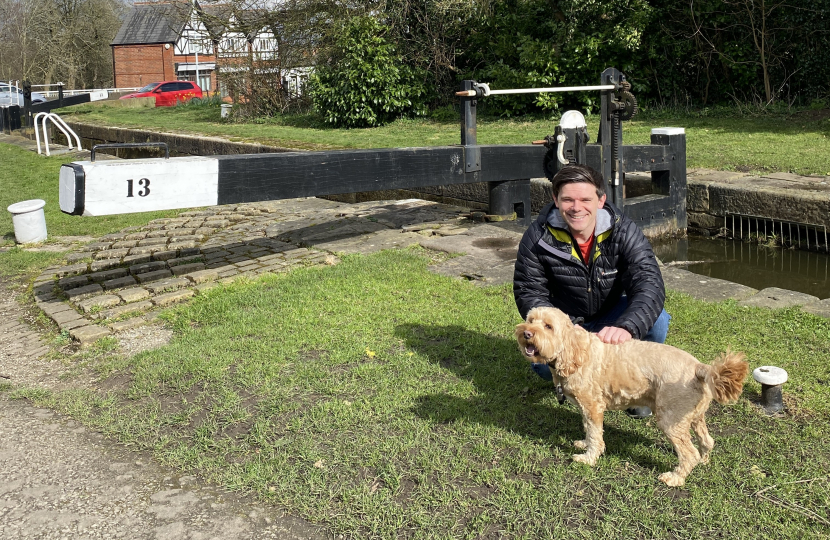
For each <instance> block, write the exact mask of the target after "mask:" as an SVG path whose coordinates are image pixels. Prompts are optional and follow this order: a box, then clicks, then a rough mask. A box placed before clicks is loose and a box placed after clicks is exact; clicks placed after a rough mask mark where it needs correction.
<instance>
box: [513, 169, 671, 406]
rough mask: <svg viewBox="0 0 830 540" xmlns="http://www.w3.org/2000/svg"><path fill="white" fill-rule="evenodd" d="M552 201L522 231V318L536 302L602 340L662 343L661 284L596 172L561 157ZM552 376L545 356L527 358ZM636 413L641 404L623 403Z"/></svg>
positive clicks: (665, 317)
mask: <svg viewBox="0 0 830 540" xmlns="http://www.w3.org/2000/svg"><path fill="white" fill-rule="evenodd" d="M552 183H553V203H552V204H550V205H548V206H546V207H545V208H543V209H542V211H541V212H540V213H539V219H537V220H536V222H535V223H533V224H532V225H531V226H530V228H528V230H527V232H525V234H524V236H523V237H522V241H521V243H520V244H519V253H518V256H517V258H516V269H515V272H514V275H513V295H514V297H515V299H516V306H517V307H518V308H519V313H521V315H522V318H523V319H524V318H525V317H526V316H527V313H528V311H530V310H531V309H533V308H535V307H538V306H553V307H555V308H558V309H561V310H562V311H564V312H565V313H566V314H568V315H569V316H570V317H571V320H572V321H574V323H576V324H580V325H582V327H583V328H585V329H586V330H589V331H591V332H596V334H597V336H598V337H599V338H600V339H601V340H602V341H603V342H605V343H611V344H618V343H624V342H626V341H628V340H629V339H632V338H633V339H642V340H645V341H655V342H658V343H663V342H665V340H666V334H667V333H668V330H669V320H670V319H671V317H670V316H669V314H668V313H666V311H665V310H664V309H663V303H664V302H665V299H666V291H665V286H664V284H663V277H662V274H661V273H660V268H659V267H658V265H657V259H656V258H655V257H654V252H653V251H652V249H651V244H649V243H648V240H646V237H645V236H644V235H643V232H642V231H641V230H640V229H639V227H637V225H636V224H635V223H634V222H633V221H631V220H630V219H628V218H627V217H625V216H624V215H623V214H622V212H621V211H620V210H619V209H618V208H616V207H615V206H613V205H612V204H610V203H608V202H607V201H606V196H605V182H604V181H603V179H602V176H601V175H600V174H599V173H598V172H597V171H595V170H594V169H592V168H590V167H586V166H584V165H568V166H566V167H564V168H563V169H561V170H560V171H559V172H558V173H557V174H556V176H554V178H553V182H552ZM532 367H533V370H534V371H535V372H536V373H537V374H538V375H539V376H541V377H542V378H544V379H546V380H552V376H551V373H550V369H549V368H548V367H547V366H546V365H544V364H532ZM628 413H629V414H630V415H631V416H634V417H637V418H642V417H645V416H649V415H650V414H651V411H649V410H648V408H646V407H637V408H635V409H629V410H628Z"/></svg>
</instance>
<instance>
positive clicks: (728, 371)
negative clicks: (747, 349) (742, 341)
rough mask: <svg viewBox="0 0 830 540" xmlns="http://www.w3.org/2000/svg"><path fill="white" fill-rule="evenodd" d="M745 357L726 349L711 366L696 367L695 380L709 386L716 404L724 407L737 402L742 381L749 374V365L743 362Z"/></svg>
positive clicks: (741, 388) (742, 385) (742, 354)
mask: <svg viewBox="0 0 830 540" xmlns="http://www.w3.org/2000/svg"><path fill="white" fill-rule="evenodd" d="M745 357H746V355H745V354H744V353H741V352H738V353H733V352H732V351H730V350H729V349H727V351H726V352H725V353H721V355H720V356H718V357H717V358H716V359H715V361H714V362H713V363H712V365H711V366H707V365H706V364H701V365H700V366H698V369H697V373H696V375H697V378H698V379H700V380H701V381H704V382H705V383H706V384H707V385H708V386H709V389H710V390H711V391H712V395H713V396H714V398H715V401H717V402H718V403H720V404H722V405H726V404H727V403H732V402H734V401H737V400H738V398H739V397H740V396H741V392H742V391H743V387H744V379H745V378H746V375H747V373H749V364H748V363H747V362H746V360H744V358H745Z"/></svg>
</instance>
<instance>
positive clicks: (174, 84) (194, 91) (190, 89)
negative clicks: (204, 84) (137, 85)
mask: <svg viewBox="0 0 830 540" xmlns="http://www.w3.org/2000/svg"><path fill="white" fill-rule="evenodd" d="M139 97H154V98H156V107H172V106H173V105H176V104H177V103H184V102H186V101H190V100H191V99H194V98H197V99H202V89H201V88H199V86H198V85H197V84H196V83H195V82H191V81H162V82H154V83H150V84H148V85H147V86H145V87H144V88H142V89H141V90H139V91H138V92H133V93H132V94H127V95H126V96H121V97H120V98H119V99H130V98H139Z"/></svg>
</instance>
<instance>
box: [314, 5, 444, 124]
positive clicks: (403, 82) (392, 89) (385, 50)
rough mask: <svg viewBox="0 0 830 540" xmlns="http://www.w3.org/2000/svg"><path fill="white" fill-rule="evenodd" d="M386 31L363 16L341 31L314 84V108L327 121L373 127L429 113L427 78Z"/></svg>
mask: <svg viewBox="0 0 830 540" xmlns="http://www.w3.org/2000/svg"><path fill="white" fill-rule="evenodd" d="M386 30H387V29H386V27H384V26H383V25H382V24H380V23H379V22H378V21H377V20H375V19H374V18H373V17H371V16H362V17H354V18H352V19H351V20H349V21H348V22H346V23H345V24H344V25H343V26H342V27H341V29H340V30H339V31H338V33H337V38H336V41H335V46H334V50H333V52H332V54H331V56H330V57H329V59H328V62H326V63H324V64H321V65H318V67H317V70H316V72H315V73H314V75H312V76H311V77H310V79H309V90H310V93H311V99H312V101H313V103H314V107H315V109H316V110H317V111H318V112H319V113H320V114H322V115H323V117H324V118H325V119H326V122H328V123H331V124H334V125H335V126H340V127H371V126H378V125H381V124H384V123H386V122H389V121H392V120H395V119H396V118H399V117H401V116H410V115H425V114H426V113H427V103H428V99H429V96H430V93H431V92H430V90H429V87H428V84H427V83H426V82H425V81H426V79H427V73H426V72H425V71H423V70H420V69H417V68H413V67H411V66H409V65H407V64H406V63H405V61H404V58H403V56H401V55H399V54H398V53H397V51H396V49H395V46H394V44H392V43H390V42H388V41H387V40H386V38H385V37H384V35H385V32H386Z"/></svg>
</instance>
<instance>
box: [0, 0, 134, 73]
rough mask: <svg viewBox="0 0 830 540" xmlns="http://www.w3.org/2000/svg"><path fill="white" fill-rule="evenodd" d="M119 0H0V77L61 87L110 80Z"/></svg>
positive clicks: (118, 20) (118, 17)
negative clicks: (0, 19) (112, 43)
mask: <svg viewBox="0 0 830 540" xmlns="http://www.w3.org/2000/svg"><path fill="white" fill-rule="evenodd" d="M125 9H126V7H125V5H124V3H123V2H122V1H121V0H0V17H2V21H3V22H2V23H0V40H2V47H0V76H2V77H3V78H9V79H28V80H31V81H33V82H37V83H46V84H48V83H52V82H56V81H59V80H60V81H63V82H65V83H66V84H67V86H69V87H71V88H74V87H100V86H106V85H110V84H112V53H111V49H110V42H111V41H112V39H113V38H114V37H115V34H116V33H117V32H118V29H119V27H120V26H121V16H122V15H123V13H124V10H125Z"/></svg>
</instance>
